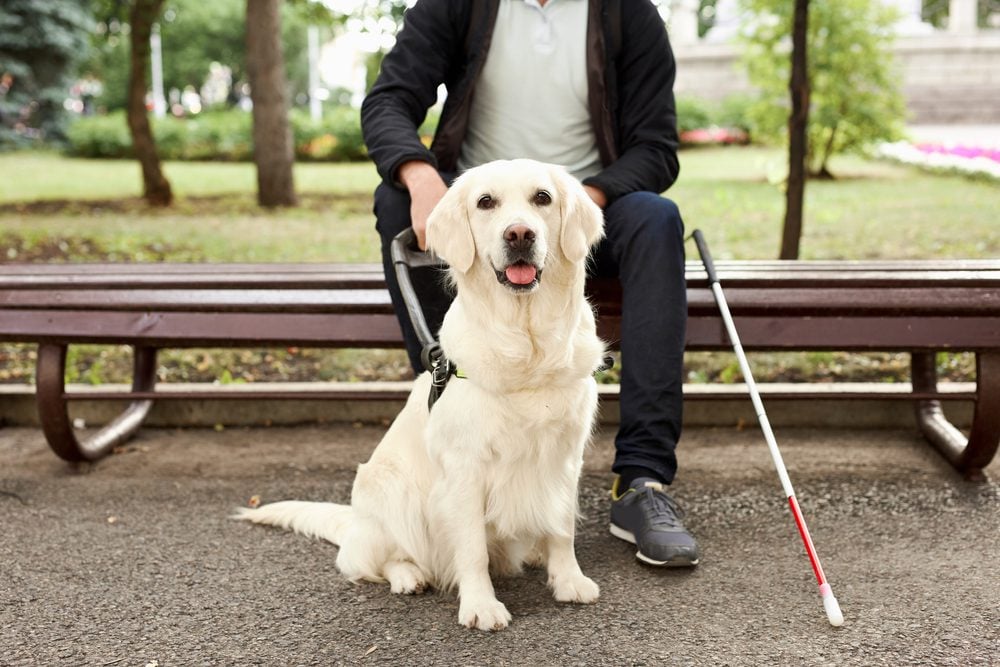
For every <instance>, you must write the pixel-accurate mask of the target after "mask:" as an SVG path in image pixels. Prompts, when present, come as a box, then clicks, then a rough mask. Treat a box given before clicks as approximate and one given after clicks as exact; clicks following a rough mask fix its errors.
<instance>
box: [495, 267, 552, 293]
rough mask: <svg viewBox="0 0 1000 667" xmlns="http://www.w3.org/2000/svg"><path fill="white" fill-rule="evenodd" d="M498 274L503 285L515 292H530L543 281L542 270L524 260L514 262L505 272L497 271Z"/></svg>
mask: <svg viewBox="0 0 1000 667" xmlns="http://www.w3.org/2000/svg"><path fill="white" fill-rule="evenodd" d="M494 270H495V269H494ZM496 274H497V280H498V281H499V282H500V284H501V285H506V286H508V287H510V288H511V289H513V290H530V289H532V288H534V287H535V286H536V285H538V281H539V280H541V279H542V270H541V269H540V268H538V267H537V266H535V265H534V264H531V263H529V262H525V261H523V260H520V261H517V262H514V263H513V264H511V265H509V266H508V267H507V268H506V269H504V270H503V271H499V270H496Z"/></svg>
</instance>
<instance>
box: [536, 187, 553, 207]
mask: <svg viewBox="0 0 1000 667" xmlns="http://www.w3.org/2000/svg"><path fill="white" fill-rule="evenodd" d="M534 202H535V206H548V205H549V204H551V203H552V195H550V194H549V193H548V192H546V191H545V190H539V191H538V192H536V193H535V198H534Z"/></svg>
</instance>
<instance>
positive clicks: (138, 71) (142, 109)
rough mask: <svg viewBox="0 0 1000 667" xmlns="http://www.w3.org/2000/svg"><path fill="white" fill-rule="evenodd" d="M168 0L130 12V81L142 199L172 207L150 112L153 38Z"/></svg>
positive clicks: (140, 2)
mask: <svg viewBox="0 0 1000 667" xmlns="http://www.w3.org/2000/svg"><path fill="white" fill-rule="evenodd" d="M163 2H164V0H135V4H134V5H132V11H131V12H130V13H129V23H130V27H131V30H132V31H131V34H130V40H131V44H132V59H131V71H130V73H129V81H128V111H127V115H128V129H129V131H130V132H131V134H132V148H133V150H134V151H135V156H136V158H138V160H139V164H140V165H141V166H142V190H143V193H142V196H143V197H144V198H145V199H146V201H147V202H149V203H150V204H152V205H153V206H169V205H170V202H172V201H173V198H174V195H173V192H172V191H171V189H170V182H169V181H168V180H167V179H166V177H165V176H164V175H163V170H162V169H161V168H160V156H159V155H158V154H157V153H156V142H155V141H154V140H153V130H152V128H151V127H150V126H149V115H148V114H147V111H146V89H147V86H146V72H148V71H149V61H150V47H149V38H150V36H151V35H152V32H153V23H155V22H156V19H157V17H158V16H159V15H160V10H161V9H162V8H163Z"/></svg>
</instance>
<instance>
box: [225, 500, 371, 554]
mask: <svg viewBox="0 0 1000 667" xmlns="http://www.w3.org/2000/svg"><path fill="white" fill-rule="evenodd" d="M353 516H354V510H353V509H352V508H351V506H350V505H335V504H334V503H313V502H306V501H302V500H283V501H281V502H277V503H269V504H267V505H263V506H261V507H258V508H257V509H250V508H247V507H241V508H240V509H239V510H237V511H236V514H234V515H233V516H232V518H234V519H240V520H242V521H252V522H253V523H260V524H264V525H268V526H278V527H279V528H284V529H286V530H293V531H295V532H296V533H299V534H301V535H305V536H306V537H318V538H320V539H323V540H328V541H330V542H333V543H334V544H336V545H340V544H342V543H343V539H344V535H346V534H347V530H348V528H349V527H350V525H351V519H352V517H353Z"/></svg>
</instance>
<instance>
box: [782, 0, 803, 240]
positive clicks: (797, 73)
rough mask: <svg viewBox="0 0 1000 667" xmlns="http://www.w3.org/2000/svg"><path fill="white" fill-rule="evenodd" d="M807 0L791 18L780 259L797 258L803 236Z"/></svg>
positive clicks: (797, 5)
mask: <svg viewBox="0 0 1000 667" xmlns="http://www.w3.org/2000/svg"><path fill="white" fill-rule="evenodd" d="M808 36H809V0H795V17H794V19H793V22H792V76H791V80H790V81H789V85H788V88H789V90H790V92H791V95H792V113H791V115H790V116H789V117H788V187H787V189H786V191H785V226H784V229H783V230H782V233H781V255H780V258H781V259H798V257H799V241H800V240H801V238H802V210H803V205H804V200H805V190H806V151H807V148H808V147H807V142H808V132H807V129H808V125H809V71H808V65H807V63H808V58H807V50H806V46H807V42H808Z"/></svg>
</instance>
